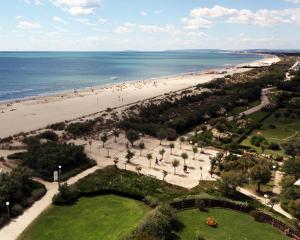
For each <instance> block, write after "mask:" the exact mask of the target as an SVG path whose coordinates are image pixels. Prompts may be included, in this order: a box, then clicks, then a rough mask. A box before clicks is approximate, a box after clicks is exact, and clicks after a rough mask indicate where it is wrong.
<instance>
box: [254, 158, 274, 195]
mask: <svg viewBox="0 0 300 240" xmlns="http://www.w3.org/2000/svg"><path fill="white" fill-rule="evenodd" d="M250 177H251V180H252V181H253V182H255V183H257V191H258V192H260V186H261V184H266V183H268V182H269V181H270V180H271V177H272V173H271V171H270V168H269V166H268V165H266V164H257V165H255V166H254V167H252V168H251V169H250Z"/></svg>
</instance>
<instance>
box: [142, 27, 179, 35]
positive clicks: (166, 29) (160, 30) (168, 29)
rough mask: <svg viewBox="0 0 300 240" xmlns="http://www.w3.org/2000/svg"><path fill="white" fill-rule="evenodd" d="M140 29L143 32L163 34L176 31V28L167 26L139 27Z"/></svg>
mask: <svg viewBox="0 0 300 240" xmlns="http://www.w3.org/2000/svg"><path fill="white" fill-rule="evenodd" d="M138 27H139V29H140V30H141V31H142V32H147V33H163V32H171V31H174V30H175V28H174V27H173V26H171V25H166V26H157V25H139V26H138Z"/></svg>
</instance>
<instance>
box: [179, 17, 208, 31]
mask: <svg viewBox="0 0 300 240" xmlns="http://www.w3.org/2000/svg"><path fill="white" fill-rule="evenodd" d="M181 21H182V22H183V23H184V24H185V28H186V29H190V30H196V29H199V28H209V27H210V26H211V25H212V22H211V21H208V20H206V19H204V18H200V17H199V18H182V19H181Z"/></svg>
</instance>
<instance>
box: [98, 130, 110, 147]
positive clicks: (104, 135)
mask: <svg viewBox="0 0 300 240" xmlns="http://www.w3.org/2000/svg"><path fill="white" fill-rule="evenodd" d="M100 140H101V141H102V147H103V148H104V144H105V143H106V142H107V140H108V137H107V133H103V134H102V135H101V136H100Z"/></svg>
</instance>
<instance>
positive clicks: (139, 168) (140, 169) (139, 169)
mask: <svg viewBox="0 0 300 240" xmlns="http://www.w3.org/2000/svg"><path fill="white" fill-rule="evenodd" d="M135 170H136V171H137V172H138V175H140V171H142V167H141V166H136V168H135Z"/></svg>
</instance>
